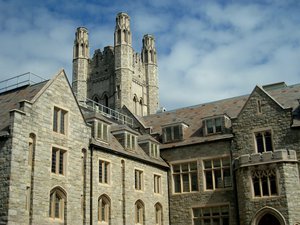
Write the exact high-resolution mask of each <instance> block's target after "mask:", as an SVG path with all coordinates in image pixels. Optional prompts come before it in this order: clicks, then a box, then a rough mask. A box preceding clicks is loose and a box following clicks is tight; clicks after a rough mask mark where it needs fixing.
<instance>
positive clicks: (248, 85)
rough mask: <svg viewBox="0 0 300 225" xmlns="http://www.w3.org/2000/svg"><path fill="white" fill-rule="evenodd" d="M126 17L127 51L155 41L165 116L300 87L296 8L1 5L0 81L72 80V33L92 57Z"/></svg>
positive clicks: (172, 3) (190, 3)
mask: <svg viewBox="0 0 300 225" xmlns="http://www.w3.org/2000/svg"><path fill="white" fill-rule="evenodd" d="M121 11H123V12H127V13H128V14H129V16H130V17H131V30H132V33H133V47H134V49H135V51H137V52H140V50H141V44H142V41H141V40H142V37H143V35H144V34H147V33H150V34H153V35H154V36H155V38H156V46H157V52H158V66H159V81H160V103H161V106H164V107H166V108H167V109H168V110H171V109H174V108H179V107H184V106H190V105H195V104H199V103H204V102H209V101H214V100H219V99H223V98H228V97H233V96H237V95H242V94H247V93H250V92H251V91H252V89H253V88H254V86H255V85H256V84H259V85H263V84H269V83H275V82H280V81H285V82H286V83H287V84H295V83H300V1H298V0H294V1H292V0H291V1H289V0H272V1H271V0H265V1H263V0H261V1H258V0H257V1H246V0H240V1H234V0H231V1H229V0H228V1H225V0H222V1H221V0H220V1H213V0H210V1H201V0H151V1H124V0H116V1H113V0H90V1H79V0H72V1H66V0H64V1H61V0H60V1H58V0H44V1H35V0H34V1H33V0H32V1H30V0H26V1H24V0H0V21H1V23H0V49H1V51H0V80H4V79H6V78H9V77H12V76H15V75H18V74H22V73H24V72H28V71H30V72H33V73H35V74H38V75H40V76H43V77H45V78H51V77H52V76H53V75H54V74H55V73H56V72H57V71H58V70H59V69H61V68H64V69H65V70H66V73H67V75H68V77H69V79H71V74H72V69H71V68H72V46H73V41H74V33H75V29H76V28H77V27H79V26H85V27H87V28H88V30H89V35H90V48H91V50H90V52H91V55H92V54H93V52H94V50H96V49H99V48H100V49H103V48H104V47H105V46H107V45H113V33H114V27H115V16H116V14H117V13H118V12H121Z"/></svg>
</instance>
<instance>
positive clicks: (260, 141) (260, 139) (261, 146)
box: [256, 133, 264, 153]
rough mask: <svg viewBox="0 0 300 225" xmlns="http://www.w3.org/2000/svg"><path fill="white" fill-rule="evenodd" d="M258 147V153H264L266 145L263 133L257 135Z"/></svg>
mask: <svg viewBox="0 0 300 225" xmlns="http://www.w3.org/2000/svg"><path fill="white" fill-rule="evenodd" d="M256 146H257V152H260V153H261V152H264V143H263V137H262V135H261V133H258V134H256Z"/></svg>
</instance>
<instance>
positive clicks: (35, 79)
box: [0, 72, 45, 93]
mask: <svg viewBox="0 0 300 225" xmlns="http://www.w3.org/2000/svg"><path fill="white" fill-rule="evenodd" d="M42 81H45V79H44V78H43V77H40V76H38V75H36V74H34V73H31V72H27V73H23V74H20V75H18V76H15V77H12V78H9V79H6V80H3V81H0V93H1V92H5V91H9V90H12V89H15V88H19V87H22V86H25V85H32V84H36V83H40V82H42Z"/></svg>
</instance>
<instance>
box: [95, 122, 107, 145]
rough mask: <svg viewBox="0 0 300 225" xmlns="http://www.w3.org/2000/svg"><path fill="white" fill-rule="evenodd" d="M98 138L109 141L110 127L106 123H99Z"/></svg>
mask: <svg viewBox="0 0 300 225" xmlns="http://www.w3.org/2000/svg"><path fill="white" fill-rule="evenodd" d="M97 138H98V139H101V140H103V141H108V125H107V124H105V123H101V122H98V123H97Z"/></svg>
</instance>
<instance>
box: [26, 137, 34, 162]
mask: <svg viewBox="0 0 300 225" xmlns="http://www.w3.org/2000/svg"><path fill="white" fill-rule="evenodd" d="M34 149H35V134H33V133H31V134H30V135H29V141H28V165H29V166H32V163H33V154H34Z"/></svg>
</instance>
